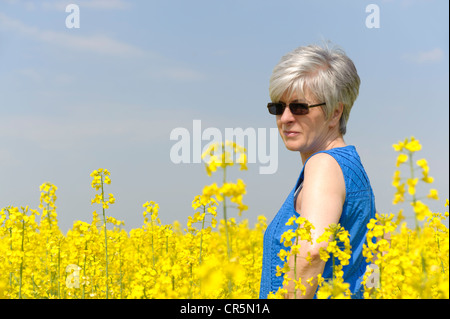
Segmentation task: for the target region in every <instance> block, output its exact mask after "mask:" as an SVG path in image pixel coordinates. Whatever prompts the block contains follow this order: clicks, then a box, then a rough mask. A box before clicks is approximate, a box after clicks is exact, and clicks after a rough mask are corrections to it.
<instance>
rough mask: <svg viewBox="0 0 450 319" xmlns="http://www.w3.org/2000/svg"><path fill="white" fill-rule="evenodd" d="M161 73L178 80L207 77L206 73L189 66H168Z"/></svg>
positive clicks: (194, 79)
mask: <svg viewBox="0 0 450 319" xmlns="http://www.w3.org/2000/svg"><path fill="white" fill-rule="evenodd" d="M161 75H162V76H164V77H166V78H169V79H172V80H178V81H196V80H203V79H205V77H206V76H205V74H203V73H200V72H198V71H196V70H192V69H187V68H168V69H166V70H164V71H163V72H161Z"/></svg>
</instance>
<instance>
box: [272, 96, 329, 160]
mask: <svg viewBox="0 0 450 319" xmlns="http://www.w3.org/2000/svg"><path fill="white" fill-rule="evenodd" d="M308 93H309V92H308V90H305V95H306V96H303V95H299V94H298V93H297V92H294V93H293V94H291V96H288V94H287V92H285V93H284V94H283V96H282V97H281V99H280V101H281V102H284V103H286V105H288V104H289V103H291V102H303V103H308V104H310V105H311V104H318V103H322V102H324V101H316V100H315V99H314V97H313V95H312V94H308ZM276 117H277V126H278V131H279V133H280V135H281V138H282V139H283V141H284V144H285V145H286V148H287V149H289V150H291V151H299V152H300V153H301V154H302V157H303V156H304V155H305V156H306V158H307V157H309V156H310V155H312V154H314V153H315V152H317V151H320V150H323V149H325V148H326V147H327V141H328V140H329V137H330V136H329V135H330V128H329V123H328V122H327V121H326V119H325V113H324V111H323V110H322V108H321V107H312V108H310V109H309V113H308V114H306V115H294V114H292V113H291V110H290V109H289V108H288V107H286V108H285V110H284V112H283V114H282V115H277V116H276Z"/></svg>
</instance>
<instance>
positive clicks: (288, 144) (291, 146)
mask: <svg viewBox="0 0 450 319" xmlns="http://www.w3.org/2000/svg"><path fill="white" fill-rule="evenodd" d="M284 145H285V146H286V148H287V149H288V150H290V151H293V152H298V151H299V145H298V143H293V142H291V141H286V142H285V143H284Z"/></svg>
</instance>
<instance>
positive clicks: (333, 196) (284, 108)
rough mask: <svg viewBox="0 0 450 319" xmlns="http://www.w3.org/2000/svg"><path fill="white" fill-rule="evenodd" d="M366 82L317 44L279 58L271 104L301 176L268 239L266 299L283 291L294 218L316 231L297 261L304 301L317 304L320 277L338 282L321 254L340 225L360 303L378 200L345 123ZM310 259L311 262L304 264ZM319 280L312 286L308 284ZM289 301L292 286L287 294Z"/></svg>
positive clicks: (335, 52)
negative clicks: (282, 254)
mask: <svg viewBox="0 0 450 319" xmlns="http://www.w3.org/2000/svg"><path fill="white" fill-rule="evenodd" d="M359 84H360V79H359V76H358V73H357V71H356V68H355V66H354V64H353V62H352V61H351V60H350V59H349V58H348V57H347V56H346V55H345V53H344V52H343V51H342V50H340V49H335V48H328V47H325V48H322V47H319V46H316V45H310V46H306V47H299V48H297V49H295V50H293V51H292V52H290V53H288V54H287V55H285V56H284V57H282V58H281V60H280V62H279V63H278V64H277V65H276V66H275V68H274V70H273V74H272V76H271V78H270V87H269V93H270V98H271V100H272V102H271V103H269V104H268V109H269V112H270V113H271V114H273V115H276V122H277V126H278V130H279V133H280V135H281V138H282V139H283V141H284V144H285V146H286V148H287V149H288V150H290V151H296V152H300V157H301V160H302V163H303V169H302V171H301V173H300V176H299V178H298V180H297V183H296V184H295V187H294V188H293V190H292V191H291V193H290V194H289V196H288V197H287V199H286V201H285V202H284V204H283V205H282V207H281V209H280V210H279V211H278V213H277V215H276V216H275V217H274V219H273V220H272V222H271V223H270V225H269V226H268V228H267V230H266V232H265V234H264V253H263V267H262V275H261V289H260V298H267V296H268V294H269V293H270V292H274V293H275V292H276V291H277V290H278V288H280V287H283V276H276V271H277V266H279V267H283V263H284V262H283V261H282V260H281V259H280V258H279V256H278V253H279V251H280V249H285V250H286V249H287V248H286V247H284V245H283V244H282V243H280V239H281V235H282V234H283V233H284V232H285V231H286V230H288V229H294V228H296V225H295V224H294V225H293V226H286V222H287V221H288V219H289V218H291V217H292V216H293V215H295V216H297V217H298V216H301V217H304V218H306V219H307V220H308V221H310V222H311V223H312V224H313V225H314V227H315V228H314V230H313V231H312V239H313V243H312V244H311V243H309V242H307V241H300V245H301V249H300V253H299V254H298V255H296V260H297V262H296V267H295V268H296V271H297V274H296V275H297V277H296V278H301V279H302V281H301V282H302V283H303V284H304V285H305V287H306V292H305V294H302V293H301V292H300V293H297V297H300V298H314V297H315V293H316V292H317V288H318V283H317V275H319V274H321V275H322V277H323V278H325V280H326V279H327V278H331V277H332V259H331V258H330V259H329V260H328V261H327V262H324V261H323V260H321V259H320V248H321V247H326V245H327V242H322V243H317V242H316V240H317V238H318V237H319V236H320V235H321V234H322V233H323V232H324V230H325V229H326V228H328V227H329V226H330V224H333V223H334V224H337V223H340V225H341V226H343V227H344V228H345V229H346V230H347V231H348V232H349V234H350V244H351V247H352V256H351V258H350V261H349V265H346V266H344V267H343V272H344V276H343V279H344V282H346V283H349V284H350V290H351V293H352V297H354V298H360V297H362V292H363V290H364V287H363V286H362V284H361V280H362V277H363V275H364V272H365V270H366V266H367V263H366V261H365V258H364V257H363V255H362V249H363V244H364V243H365V238H366V232H367V228H366V225H367V223H368V222H369V220H370V219H371V218H374V217H375V199H374V195H373V192H372V188H371V185H370V182H369V179H368V177H367V174H366V172H365V170H364V168H363V166H362V164H361V160H360V158H359V155H358V153H357V151H356V148H355V147H354V146H351V145H347V144H346V143H345V141H344V138H343V136H344V134H345V132H346V124H347V120H348V118H349V114H350V110H351V108H352V106H353V102H354V101H355V100H356V97H357V96H358V92H359ZM306 257H308V259H307V258H306ZM290 263H291V267H290V269H291V272H290V273H288V275H289V277H290V278H294V274H293V269H294V267H293V263H294V258H293V257H292V258H290ZM311 277H314V278H315V279H314V281H313V282H312V284H313V285H312V286H311V285H310V284H308V283H307V280H308V279H310V278H311ZM283 288H285V289H287V290H288V295H287V297H288V298H292V297H293V296H294V293H293V290H294V286H293V284H292V281H291V283H290V284H289V285H288V286H287V287H283Z"/></svg>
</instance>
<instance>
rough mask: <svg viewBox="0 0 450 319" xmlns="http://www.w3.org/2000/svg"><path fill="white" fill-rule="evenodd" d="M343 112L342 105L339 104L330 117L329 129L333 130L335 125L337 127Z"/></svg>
mask: <svg viewBox="0 0 450 319" xmlns="http://www.w3.org/2000/svg"><path fill="white" fill-rule="evenodd" d="M343 111H344V103H342V102H339V105H338V107H337V108H336V109H335V110H334V111H333V114H332V115H331V118H330V128H333V127H335V126H336V125H339V122H340V119H341V116H342V112H343Z"/></svg>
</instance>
